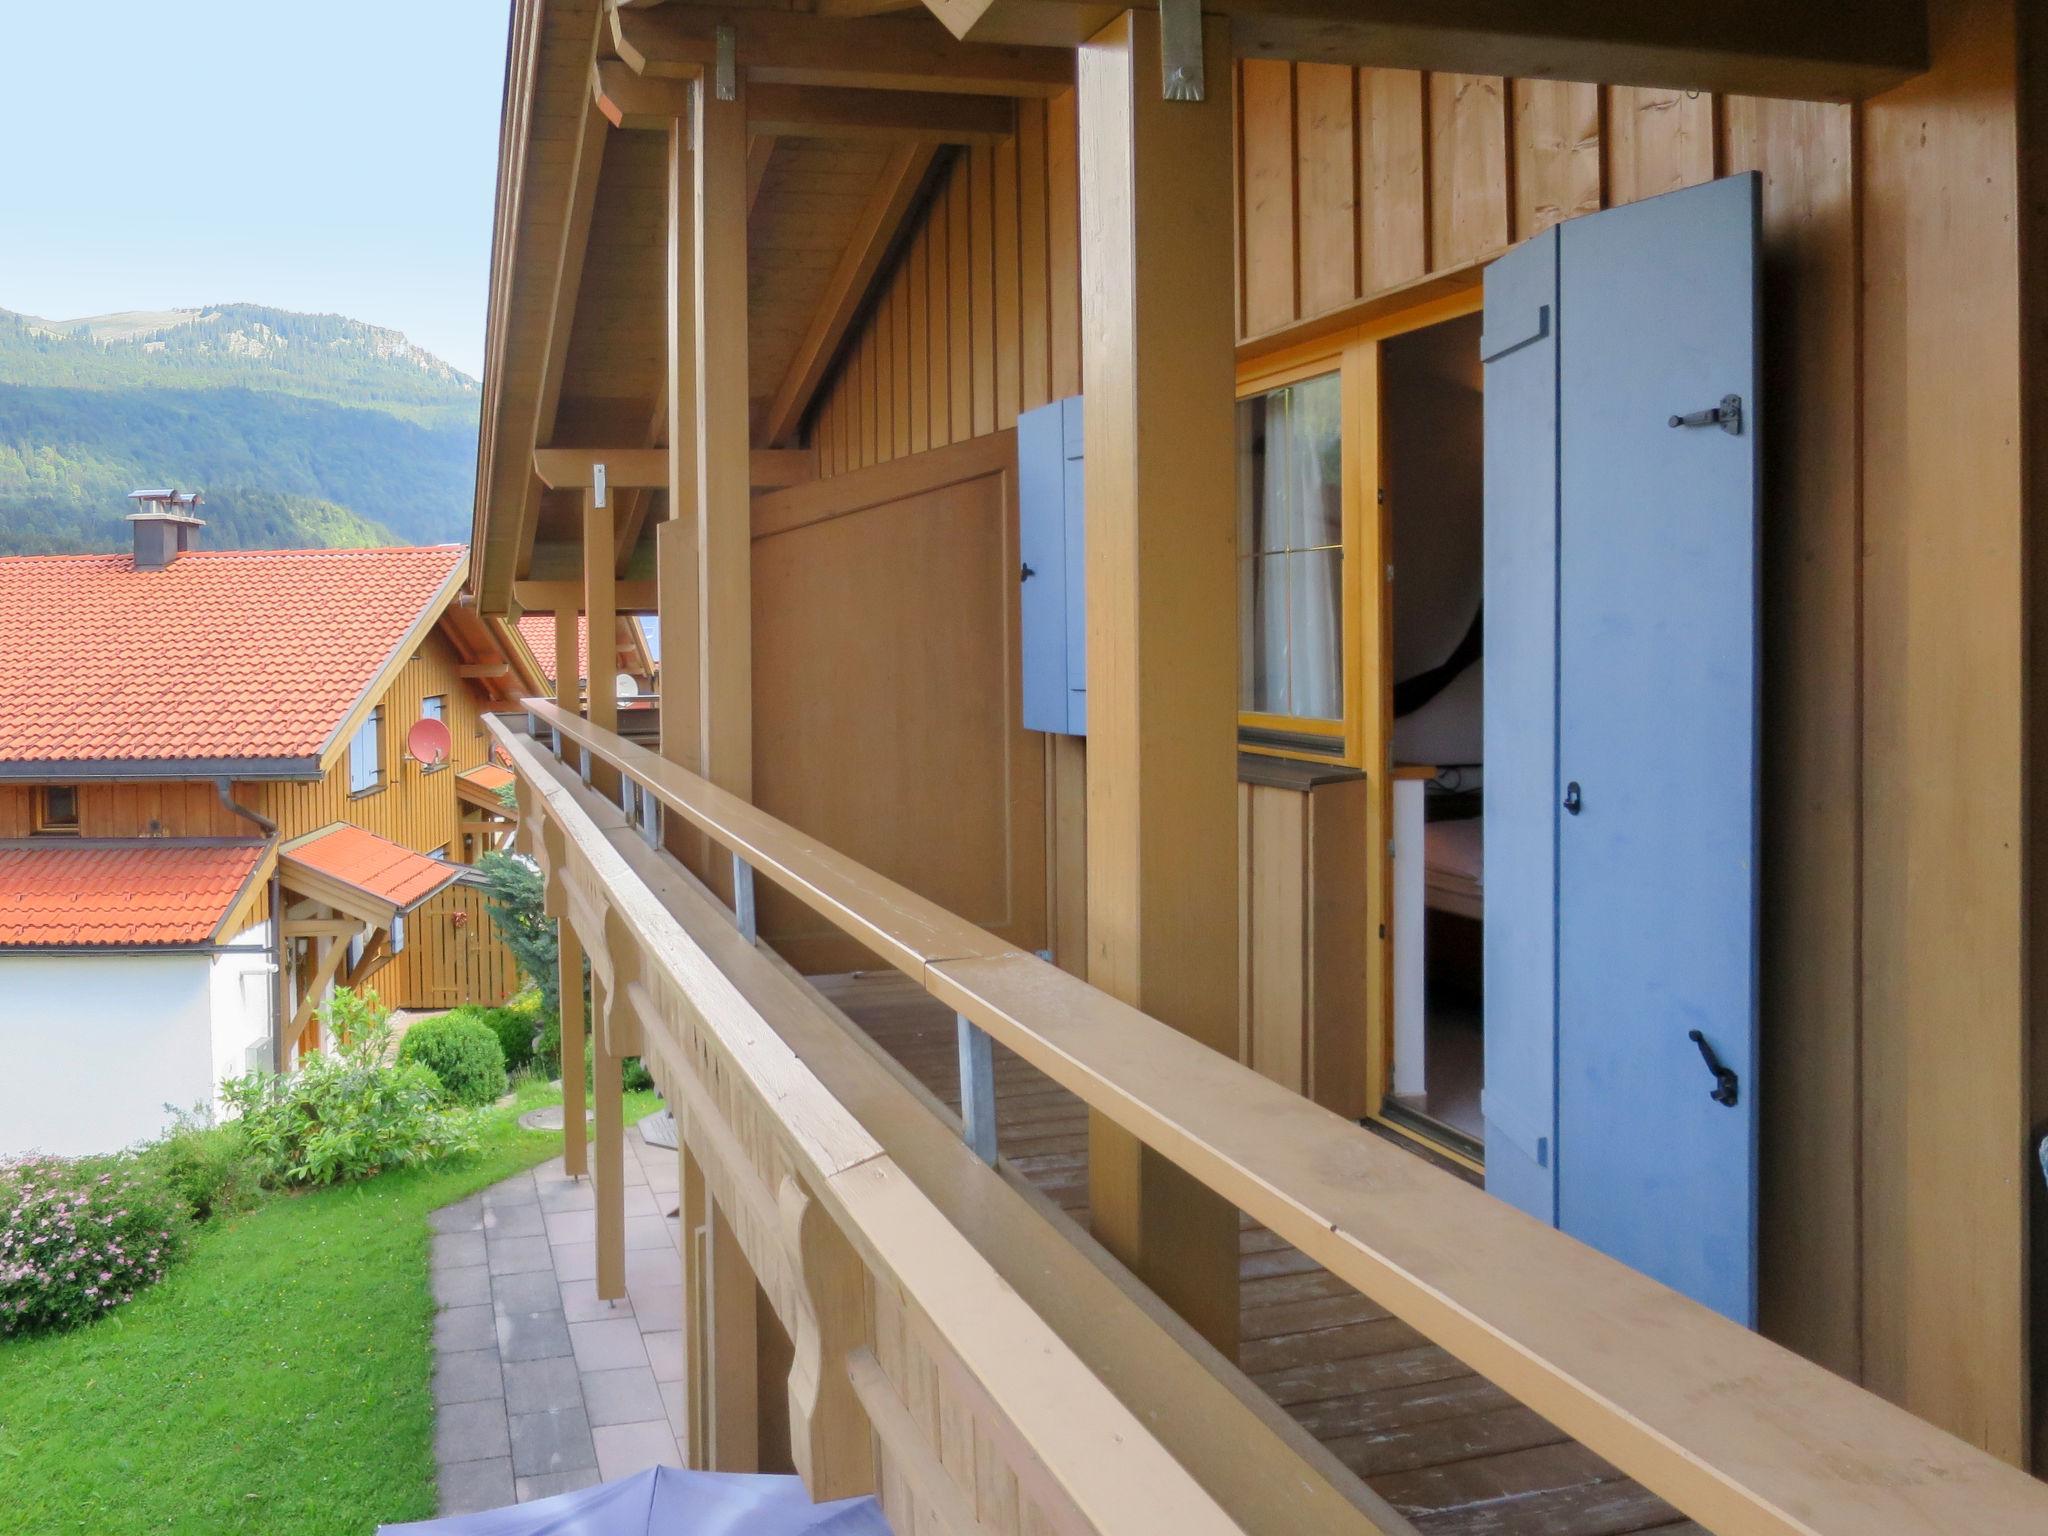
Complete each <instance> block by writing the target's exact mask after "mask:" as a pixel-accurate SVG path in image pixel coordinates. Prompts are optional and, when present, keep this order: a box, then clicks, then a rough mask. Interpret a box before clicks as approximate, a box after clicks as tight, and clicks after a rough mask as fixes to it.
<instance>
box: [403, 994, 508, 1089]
mask: <svg viewBox="0 0 2048 1536" xmlns="http://www.w3.org/2000/svg"><path fill="white" fill-rule="evenodd" d="M398 1061H399V1065H401V1066H405V1065H407V1064H409V1063H412V1062H418V1063H419V1064H420V1065H421V1066H423V1067H426V1068H427V1069H428V1070H430V1071H431V1072H432V1073H433V1074H434V1076H436V1077H437V1078H439V1079H440V1080H441V1091H442V1092H443V1093H445V1094H446V1095H447V1096H448V1097H449V1098H450V1099H452V1100H454V1101H455V1102H456V1103H457V1104H467V1105H472V1106H474V1105H482V1104H489V1103H491V1102H493V1101H494V1100H496V1099H498V1098H500V1097H502V1096H503V1094H504V1092H505V1048H504V1047H503V1046H501V1045H500V1044H498V1035H497V1031H495V1030H494V1029H492V1028H491V1026H490V1025H488V1024H486V1023H484V1022H483V1020H481V1019H479V1018H477V1017H476V1016H475V1015H474V1014H472V1013H465V1012H463V1011H461V1010H457V1011H456V1012H453V1013H443V1014H439V1015H437V1016H435V1017H434V1018H431V1019H422V1020H420V1022H419V1023H417V1024H415V1025H413V1027H412V1028H411V1029H409V1030H407V1031H406V1035H405V1040H404V1042H403V1043H402V1044H401V1045H400V1046H399V1047H398Z"/></svg>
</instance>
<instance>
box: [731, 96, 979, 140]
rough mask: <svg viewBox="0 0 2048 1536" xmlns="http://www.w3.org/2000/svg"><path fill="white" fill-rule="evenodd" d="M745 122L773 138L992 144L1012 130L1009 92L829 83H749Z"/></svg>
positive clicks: (754, 130) (753, 128) (753, 129)
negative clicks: (979, 93) (873, 87)
mask: <svg viewBox="0 0 2048 1536" xmlns="http://www.w3.org/2000/svg"><path fill="white" fill-rule="evenodd" d="M747 127H748V128H749V129H750V130H752V131H753V132H755V133H769V134H774V135H776V136H777V137H778V138H785V139H788V138H817V139H880V140H886V141H890V142H894V143H901V144H930V145H933V146H937V145H940V144H994V143H997V142H998V141H1000V140H1002V139H1007V138H1009V137H1010V136H1011V135H1012V134H1013V133H1015V132H1016V131H1017V104H1016V102H1015V101H1014V100H1013V99H1012V98H1010V97H1008V96H949V95H946V94H944V93H942V92H939V91H919V92H911V91H863V90H857V89H853V88H851V87H841V86H831V85H758V86H757V85H749V86H748V87H747Z"/></svg>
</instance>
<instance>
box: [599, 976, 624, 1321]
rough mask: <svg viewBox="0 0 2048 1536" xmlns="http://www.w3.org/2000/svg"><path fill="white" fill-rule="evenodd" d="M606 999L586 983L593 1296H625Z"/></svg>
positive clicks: (617, 1114)
mask: <svg viewBox="0 0 2048 1536" xmlns="http://www.w3.org/2000/svg"><path fill="white" fill-rule="evenodd" d="M610 1012H611V999H610V998H608V997H607V996H606V995H605V987H604V982H603V980H602V979H600V978H599V977H596V976H592V977H591V979H590V1038H591V1041H592V1045H593V1049H592V1051H591V1059H592V1077H593V1079H594V1082H593V1084H592V1098H593V1099H594V1100H595V1101H596V1108H597V1159H596V1161H597V1168H596V1179H595V1183H596V1185H597V1294H598V1295H599V1297H601V1298H602V1299H603V1300H605V1301H620V1300H623V1299H624V1297H625V1294H626V1186H625V1179H626V1136H625V1123H624V1122H625V1103H624V1093H623V1088H622V1081H621V1077H620V1073H619V1057H618V1053H617V1051H616V1049H615V1047H614V1042H613V1039H612V1030H611V1019H610V1017H609V1015H610Z"/></svg>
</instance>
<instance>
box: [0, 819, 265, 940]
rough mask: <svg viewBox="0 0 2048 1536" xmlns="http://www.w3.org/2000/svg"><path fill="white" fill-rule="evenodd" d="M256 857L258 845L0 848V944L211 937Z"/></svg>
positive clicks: (260, 851) (258, 856) (142, 843)
mask: <svg viewBox="0 0 2048 1536" xmlns="http://www.w3.org/2000/svg"><path fill="white" fill-rule="evenodd" d="M262 857H263V845H262V844H260V843H243V844H206V845H197V846H195V845H193V844H189V843H158V842H145V841H140V840H137V841H134V842H129V843H122V844H118V845H110V844H106V843H73V844H69V845H65V844H58V843H52V844H51V845H50V846H48V847H37V848H22V847H9V848H0V947H5V946H28V945H38V946H45V947H49V946H63V947H67V948H68V947H72V946H77V947H80V948H84V947H87V946H91V947H95V948H97V947H108V948H112V947H117V946H118V947H127V946H131V945H170V944H205V943H209V942H211V941H212V939H213V936H214V933H215V931H216V930H217V929H218V928H219V927H220V924H221V920H222V919H223V918H224V917H226V916H227V912H228V908H229V907H230V906H232V905H233V904H234V900H235V898H236V896H237V895H239V894H240V893H241V891H242V890H243V889H244V887H246V886H247V885H248V883H249V877H250V876H251V875H253V874H254V873H255V871H256V865H257V862H258V861H259V860H260V859H261V858H262Z"/></svg>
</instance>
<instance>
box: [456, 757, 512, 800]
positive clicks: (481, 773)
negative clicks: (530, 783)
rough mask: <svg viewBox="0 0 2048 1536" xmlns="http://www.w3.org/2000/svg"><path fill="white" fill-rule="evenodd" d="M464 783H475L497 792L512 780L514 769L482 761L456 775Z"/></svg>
mask: <svg viewBox="0 0 2048 1536" xmlns="http://www.w3.org/2000/svg"><path fill="white" fill-rule="evenodd" d="M456 777H457V778H459V779H461V780H462V781H463V782H464V783H467V784H474V785H475V786H476V787H477V788H478V789H481V790H487V791H489V792H490V793H491V794H496V793H497V792H498V791H499V790H501V789H503V788H504V787H505V786H506V785H507V784H510V783H511V782H512V770H511V769H510V768H503V767H500V766H499V765H498V764H496V763H481V764H479V765H478V766H476V767H474V768H470V769H466V770H464V771H463V772H462V773H459V774H457V775H456Z"/></svg>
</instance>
